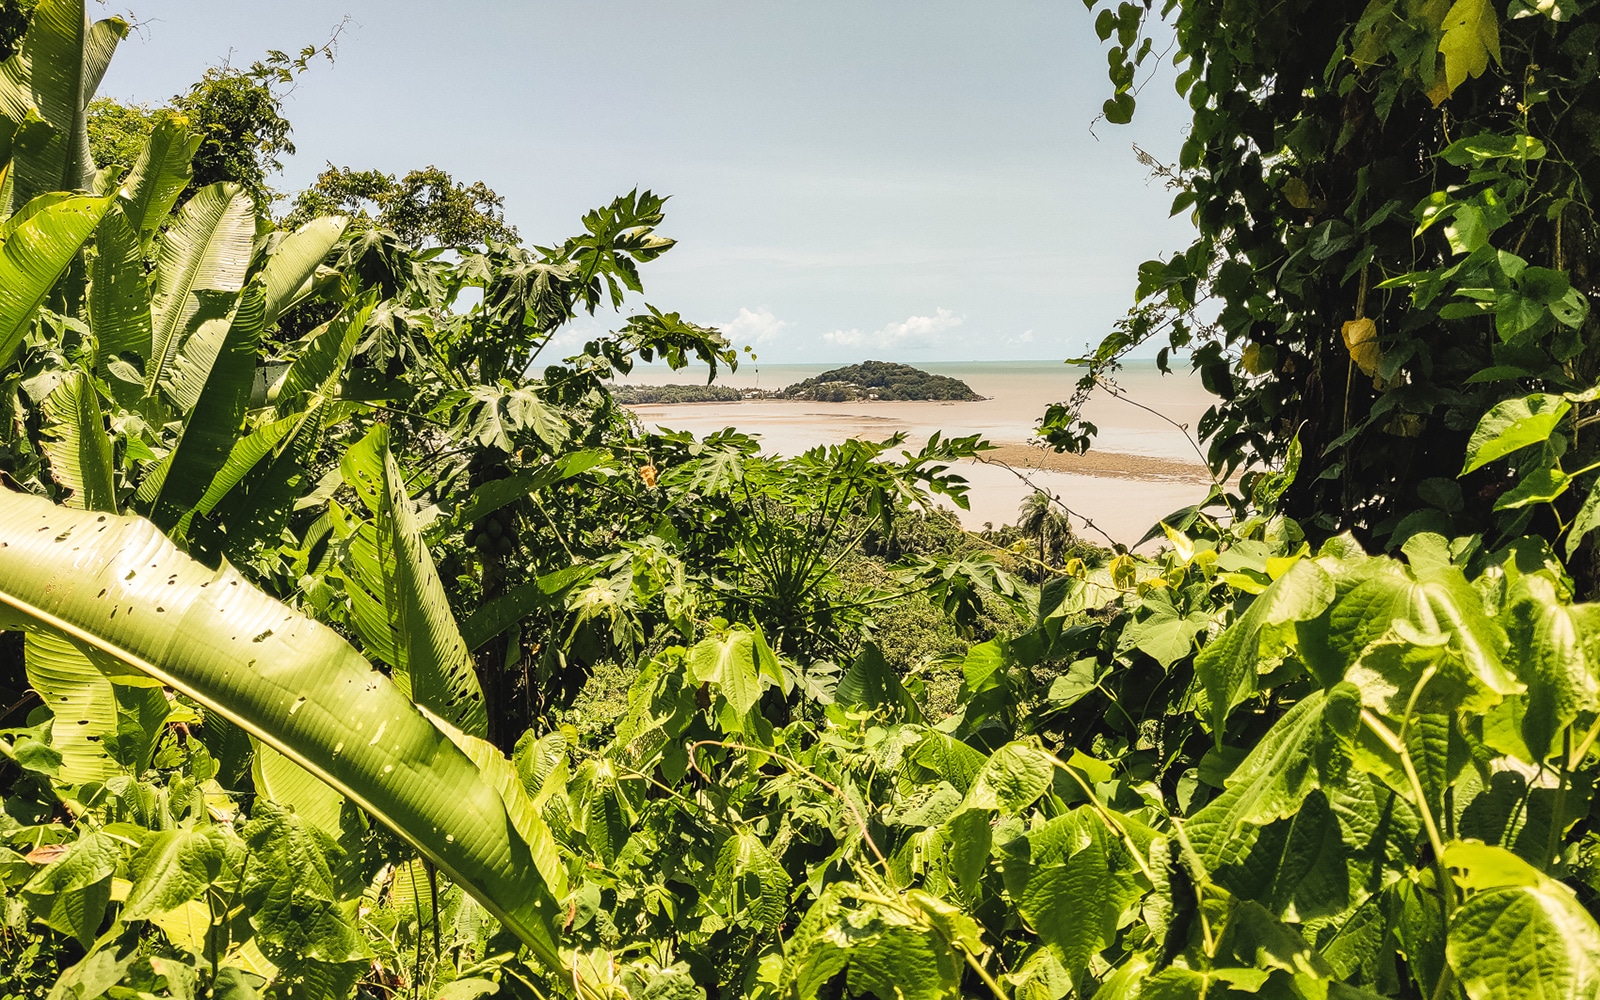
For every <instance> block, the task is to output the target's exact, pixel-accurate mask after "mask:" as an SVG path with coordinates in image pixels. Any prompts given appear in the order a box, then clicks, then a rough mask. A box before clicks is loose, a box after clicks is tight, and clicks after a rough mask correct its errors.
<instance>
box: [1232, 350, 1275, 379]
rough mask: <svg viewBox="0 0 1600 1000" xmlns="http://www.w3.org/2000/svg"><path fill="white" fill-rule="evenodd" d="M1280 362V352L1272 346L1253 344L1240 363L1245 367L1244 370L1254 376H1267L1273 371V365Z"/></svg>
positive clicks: (1240, 359)
mask: <svg viewBox="0 0 1600 1000" xmlns="http://www.w3.org/2000/svg"><path fill="white" fill-rule="evenodd" d="M1277 360H1278V352H1277V351H1276V350H1275V349H1274V348H1272V347H1271V346H1267V345H1262V344H1251V345H1250V346H1248V347H1246V348H1245V349H1244V354H1243V355H1242V356H1241V357H1240V358H1239V363H1240V364H1242V365H1244V370H1245V371H1247V372H1249V373H1250V374H1252V375H1265V374H1266V373H1267V372H1270V371H1272V367H1273V363H1274V362H1276V361H1277Z"/></svg>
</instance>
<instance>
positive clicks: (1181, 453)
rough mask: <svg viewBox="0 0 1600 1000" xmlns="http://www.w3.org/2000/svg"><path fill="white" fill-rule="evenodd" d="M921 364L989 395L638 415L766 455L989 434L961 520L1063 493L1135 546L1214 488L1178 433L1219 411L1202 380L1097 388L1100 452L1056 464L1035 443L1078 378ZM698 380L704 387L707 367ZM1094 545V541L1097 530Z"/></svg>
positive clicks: (692, 406) (757, 371) (812, 371)
mask: <svg viewBox="0 0 1600 1000" xmlns="http://www.w3.org/2000/svg"><path fill="white" fill-rule="evenodd" d="M833 367H837V366H835V365H762V366H760V367H759V368H757V367H756V366H754V365H749V364H747V365H743V366H741V367H740V369H739V371H738V372H735V373H732V374H723V375H720V376H719V377H718V379H717V382H718V383H719V384H723V385H732V386H736V387H740V388H747V387H748V388H762V389H778V388H782V387H783V386H785V385H789V384H790V383H792V382H798V381H800V380H802V379H806V378H810V377H812V376H814V375H819V374H821V373H822V372H823V371H826V370H828V369H829V368H833ZM917 367H918V368H922V369H925V370H927V371H930V372H934V373H936V374H939V375H949V376H951V377H953V378H958V379H961V380H962V381H964V382H966V383H967V384H968V385H970V386H971V387H972V388H973V390H974V391H976V392H978V393H979V394H981V395H983V396H986V397H988V398H987V399H984V400H982V401H979V402H961V403H953V402H920V401H919V402H910V401H907V402H882V401H862V402H851V403H813V402H806V401H799V400H794V401H791V400H768V399H764V400H747V401H744V402H738V403H677V404H651V405H644V406H635V407H633V408H632V409H633V411H634V413H635V414H636V415H637V416H638V418H639V420H640V421H641V422H642V423H643V424H644V425H645V426H646V427H651V428H654V427H667V428H671V429H673V430H684V431H691V432H693V433H695V434H697V435H703V434H708V433H710V432H712V431H717V430H721V429H722V428H724V427H736V428H738V429H739V430H741V431H744V432H745V433H747V434H753V435H758V436H759V437H760V438H761V441H762V443H763V445H765V447H766V448H767V449H768V450H770V451H772V452H775V453H777V454H781V455H794V454H798V453H800V452H803V451H805V450H806V449H808V448H813V447H816V446H817V445H820V444H834V443H837V442H839V441H842V440H844V439H845V438H851V437H855V438H863V439H868V440H882V439H884V438H887V437H889V436H890V435H892V434H895V433H899V432H904V433H905V434H906V435H907V438H908V440H907V444H908V445H915V446H917V447H920V446H921V444H922V443H923V442H925V441H926V440H927V439H928V437H929V435H931V434H932V433H933V432H934V431H941V432H942V433H944V434H945V435H946V436H951V437H954V436H962V435H967V434H979V435H982V436H983V437H984V438H986V439H988V440H989V441H991V442H992V443H994V444H996V445H999V446H1000V447H999V448H998V450H997V451H995V452H992V453H989V454H988V455H987V456H986V459H987V461H985V462H984V463H981V464H980V463H972V462H966V463H962V468H961V469H960V470H959V471H960V472H961V474H962V475H964V476H966V477H967V479H968V481H969V482H970V483H971V484H972V490H971V493H970V494H969V497H968V499H969V502H970V504H971V509H970V510H968V511H960V512H958V513H959V515H960V517H961V520H962V523H964V524H965V525H966V526H967V527H969V528H981V527H983V526H984V524H985V523H991V524H996V525H999V524H1005V523H1008V522H1011V521H1014V520H1015V519H1016V512H1017V508H1018V506H1019V505H1020V504H1021V503H1022V500H1023V499H1024V498H1025V497H1026V496H1027V495H1028V494H1029V493H1031V492H1032V491H1033V489H1034V488H1039V489H1044V490H1048V491H1049V492H1051V493H1052V494H1055V495H1056V496H1058V497H1059V498H1060V499H1061V500H1062V501H1063V502H1064V503H1065V504H1066V505H1067V506H1068V507H1070V508H1071V509H1072V510H1073V511H1074V512H1077V513H1080V514H1081V515H1083V516H1084V517H1087V518H1088V519H1089V520H1091V521H1093V522H1094V523H1095V524H1096V525H1097V526H1098V527H1099V528H1100V529H1101V530H1102V531H1103V532H1104V533H1105V534H1106V535H1109V536H1110V537H1111V538H1113V539H1115V540H1117V541H1120V542H1123V543H1124V544H1132V543H1133V542H1135V541H1137V540H1138V539H1139V537H1140V536H1141V535H1143V534H1144V533H1145V530H1146V529H1147V528H1149V527H1150V526H1151V525H1152V524H1154V523H1155V522H1156V521H1158V520H1159V519H1161V518H1162V517H1164V516H1165V515H1167V514H1169V513H1171V512H1172V511H1174V510H1177V509H1178V508H1180V507H1183V506H1185V505H1187V504H1191V503H1194V502H1196V501H1197V500H1199V499H1200V498H1202V497H1203V496H1204V495H1205V492H1206V490H1207V489H1208V488H1209V486H1210V483H1211V480H1210V478H1209V476H1208V474H1207V473H1206V470H1205V468H1204V466H1203V465H1202V464H1201V461H1200V458H1199V455H1198V454H1197V452H1196V449H1195V445H1194V443H1193V440H1192V437H1191V435H1190V434H1189V433H1185V432H1184V431H1183V430H1181V429H1180V427H1175V426H1173V425H1174V424H1178V425H1187V427H1188V428H1190V429H1191V431H1192V429H1193V428H1194V427H1195V425H1196V424H1197V423H1198V422H1199V419H1200V416H1201V415H1202V414H1203V413H1205V411H1206V409H1207V408H1208V407H1209V406H1210V405H1211V402H1212V397H1211V396H1210V395H1208V394H1207V393H1206V391H1205V390H1204V389H1203V388H1202V387H1201V385H1200V380H1199V378H1197V377H1194V376H1192V375H1189V374H1187V373H1178V372H1175V373H1174V374H1172V375H1162V374H1161V373H1160V372H1159V371H1157V370H1156V367H1155V365H1154V363H1153V362H1131V363H1130V364H1129V365H1128V366H1127V367H1126V368H1124V369H1123V370H1122V371H1121V372H1120V373H1118V375H1117V379H1116V381H1117V383H1118V384H1119V385H1120V387H1121V389H1122V391H1123V393H1124V394H1125V395H1126V396H1127V397H1128V398H1129V399H1131V400H1133V401H1134V402H1128V401H1126V400H1123V399H1118V398H1115V397H1114V396H1113V395H1112V394H1110V393H1108V392H1106V391H1104V390H1096V392H1095V394H1094V396H1093V397H1092V398H1091V399H1090V402H1089V404H1088V406H1087V408H1086V410H1085V416H1086V417H1087V418H1088V419H1089V420H1090V421H1091V422H1093V423H1095V424H1096V425H1098V426H1099V428H1100V434H1099V437H1098V438H1097V441H1096V445H1095V447H1094V449H1093V450H1091V451H1090V453H1089V454H1088V455H1086V456H1081V457H1080V456H1073V455H1056V454H1054V453H1053V452H1048V451H1044V450H1041V449H1038V448H1036V447H1032V446H1031V445H1030V443H1029V442H1030V440H1031V439H1032V437H1033V431H1034V428H1035V427H1036V426H1037V424H1038V421H1039V418H1040V417H1041V416H1042V415H1043V414H1044V411H1045V408H1046V407H1047V406H1049V405H1050V404H1051V403H1053V402H1056V401H1058V400H1062V399H1065V398H1067V397H1069V396H1071V394H1072V391H1073V386H1074V384H1075V383H1076V381H1077V378H1078V375H1079V372H1078V370H1077V369H1073V368H1069V367H1068V366H1066V365H1063V364H1061V363H1059V362H1048V361H1036V362H1017V361H1006V362H994V361H989V362H985V361H979V362H936V363H922V364H918V365H917ZM699 371H700V373H701V374H700V375H699V377H700V378H701V379H703V378H704V369H700V370H699ZM695 378H696V376H695V375H694V374H693V370H685V371H683V372H671V371H668V370H666V369H664V368H660V367H645V366H640V367H639V368H636V369H635V370H634V372H633V374H632V375H630V376H629V377H628V378H627V379H626V380H625V383H626V384H633V385H659V384H665V383H679V384H684V383H689V382H692V381H694V380H695ZM1134 403H1138V404H1142V406H1143V407H1147V408H1148V409H1141V408H1140V406H1136V405H1134ZM1150 411H1155V412H1150ZM1157 414H1160V415H1159V416H1158V415H1157ZM1163 417H1165V418H1167V419H1162V418H1163ZM1169 421H1171V422H1169ZM1019 473H1020V475H1019ZM1078 524H1079V526H1081V525H1082V522H1081V521H1079V522H1078ZM1087 536H1088V537H1090V538H1095V537H1096V536H1095V535H1094V533H1093V532H1092V531H1089V532H1087ZM1100 540H1101V541H1103V539H1100Z"/></svg>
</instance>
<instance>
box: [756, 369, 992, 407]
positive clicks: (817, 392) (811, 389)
mask: <svg viewBox="0 0 1600 1000" xmlns="http://www.w3.org/2000/svg"><path fill="white" fill-rule="evenodd" d="M779 395H781V396H782V397H783V398H784V399H810V400H816V401H817V402H822V403H842V402H846V401H848V400H854V399H953V400H977V399H982V398H983V397H982V396H980V395H978V394H977V393H975V392H973V391H972V387H971V386H969V385H967V383H965V382H963V381H961V380H960V379H957V378H951V377H950V376H948V375H934V374H932V373H930V372H925V371H923V370H922V369H920V368H913V367H911V366H910V365H902V364H897V363H896V362H893V361H863V362H861V363H860V364H858V365H846V366H844V367H843V368H835V369H833V370H832V371H826V372H823V373H822V374H821V375H818V376H816V377H815V378H808V379H806V380H805V381H803V382H796V383H795V384H794V385H791V386H788V387H787V388H785V389H784V390H783V391H782V392H781V393H779Z"/></svg>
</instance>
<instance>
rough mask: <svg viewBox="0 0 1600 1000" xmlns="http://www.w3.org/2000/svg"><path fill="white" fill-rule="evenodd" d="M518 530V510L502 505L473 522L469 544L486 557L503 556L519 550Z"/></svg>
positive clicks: (468, 533)
mask: <svg viewBox="0 0 1600 1000" xmlns="http://www.w3.org/2000/svg"><path fill="white" fill-rule="evenodd" d="M516 531H517V515H516V512H515V511H514V510H512V509H511V508H509V507H502V508H500V509H499V510H497V511H495V512H494V513H492V514H487V515H485V516H484V517H483V518H482V519H481V520H479V521H475V522H474V523H473V525H472V528H471V530H469V531H468V532H467V544H468V545H471V546H472V547H473V548H474V549H477V550H478V554H479V555H480V556H482V557H483V558H485V559H488V558H491V557H494V556H500V557H502V558H503V557H505V556H509V555H511V553H513V552H515V551H516V550H517V539H516Z"/></svg>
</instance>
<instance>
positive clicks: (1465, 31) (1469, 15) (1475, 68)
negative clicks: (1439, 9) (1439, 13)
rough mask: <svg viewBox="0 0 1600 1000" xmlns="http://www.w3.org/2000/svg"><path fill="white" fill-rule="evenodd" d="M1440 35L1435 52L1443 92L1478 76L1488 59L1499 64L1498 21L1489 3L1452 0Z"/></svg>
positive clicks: (1485, 66)
mask: <svg viewBox="0 0 1600 1000" xmlns="http://www.w3.org/2000/svg"><path fill="white" fill-rule="evenodd" d="M1443 27H1444V36H1443V37H1442V38H1440V39H1439V53H1440V55H1443V56H1444V76H1445V88H1446V92H1447V93H1451V94H1453V93H1455V89H1456V88H1457V87H1459V86H1461V85H1462V84H1463V83H1465V82H1466V81H1467V77H1468V76H1473V77H1478V76H1482V75H1483V71H1484V70H1486V69H1488V68H1489V57H1490V56H1493V57H1494V61H1495V62H1497V63H1498V62H1499V61H1500V18H1499V17H1498V16H1497V15H1496V14H1495V12H1494V7H1493V5H1491V4H1490V2H1489V0H1456V2H1455V3H1454V4H1452V5H1451V7H1450V12H1449V13H1447V14H1446V15H1445V16H1444V25H1443Z"/></svg>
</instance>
